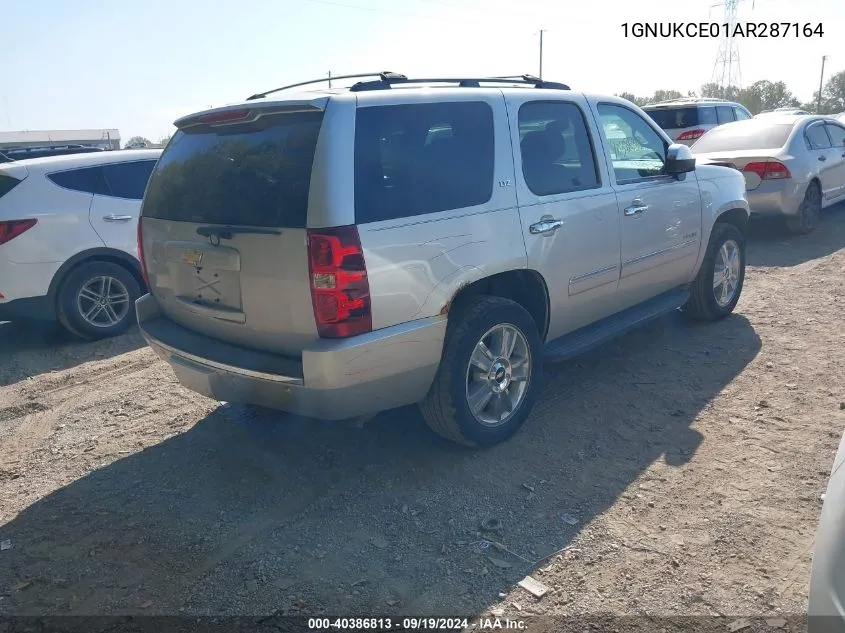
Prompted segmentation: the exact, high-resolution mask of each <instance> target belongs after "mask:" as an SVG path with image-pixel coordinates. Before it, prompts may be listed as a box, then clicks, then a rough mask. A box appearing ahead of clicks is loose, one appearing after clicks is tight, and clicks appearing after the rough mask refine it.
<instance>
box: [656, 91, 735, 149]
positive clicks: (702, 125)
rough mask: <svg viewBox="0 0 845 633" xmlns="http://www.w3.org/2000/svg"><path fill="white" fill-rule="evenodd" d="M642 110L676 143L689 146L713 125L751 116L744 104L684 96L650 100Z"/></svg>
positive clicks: (716, 125)
mask: <svg viewBox="0 0 845 633" xmlns="http://www.w3.org/2000/svg"><path fill="white" fill-rule="evenodd" d="M643 110H644V111H645V112H646V113H647V114H648V115H649V116H650V117H651V118H652V119H653V120H654V122H655V123H657V125H659V126H660V127H662V128H663V131H664V132H666V134H668V135H669V138H671V139H672V140H673V141H675V142H676V143H681V144H683V145H687V146H689V145H692V144H693V143H695V142H696V141H697V140H698V139H700V138H701V137H702V136H704V135H705V134H706V133H707V132H709V131H710V130H712V129H713V128H714V127H718V126H720V125H724V124H725V123H731V122H733V121H744V120H745V119H750V118H751V113H750V112H749V111H748V110H747V109H746V108H745V106H743V105H741V104H739V103H735V102H733V101H725V100H724V99H708V98H702V97H684V98H682V99H671V100H670V101H661V102H660V103H651V104H649V105H647V106H644V107H643Z"/></svg>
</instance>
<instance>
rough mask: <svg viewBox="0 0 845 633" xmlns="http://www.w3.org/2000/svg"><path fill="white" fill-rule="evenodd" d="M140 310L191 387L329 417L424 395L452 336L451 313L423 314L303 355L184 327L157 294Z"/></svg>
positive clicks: (144, 329)
mask: <svg viewBox="0 0 845 633" xmlns="http://www.w3.org/2000/svg"><path fill="white" fill-rule="evenodd" d="M135 309H136V312H137V314H138V326H139V328H140V331H141V334H142V336H143V337H144V339H145V340H146V341H147V343H148V344H149V346H150V347H151V348H152V349H153V350H154V351H155V352H156V353H157V354H158V355H159V356H160V357H161V358H163V359H164V360H166V361H167V362H168V363H169V364H170V366H171V367H172V368H173V371H174V373H175V374H176V377H177V379H178V380H179V382H180V383H181V384H182V385H183V386H185V387H187V388H188V389H191V390H192V391H195V392H197V393H200V394H202V395H205V396H207V397H209V398H214V399H215V400H222V401H226V402H240V403H247V404H257V405H261V406H265V407H269V408H272V409H278V410H281V411H287V412H290V413H295V414H297V415H302V416H306V417H313V418H318V419H323V420H342V419H346V418H353V417H358V416H365V415H371V414H375V413H378V412H380V411H385V410H387V409H393V408H395V407H400V406H404V405H407V404H413V403H415V402H419V401H420V400H422V399H423V397H425V394H426V393H427V392H428V389H429V387H430V386H431V383H432V381H433V380H434V376H435V374H436V373H437V368H438V365H439V363H440V355H441V352H442V349H443V340H444V337H445V334H446V317H433V318H428V319H419V320H417V321H413V322H410V323H406V324H403V325H399V326H395V327H390V328H384V329H382V330H377V331H375V332H371V333H369V334H363V335H360V336H355V337H352V338H349V339H337V340H329V339H323V340H319V341H316V342H315V343H314V344H313V345H312V346H311V347H310V348H307V349H305V350H303V352H302V358H301V359H292V358H286V357H282V356H279V355H277V354H271V353H268V352H261V351H257V350H251V349H247V348H243V347H238V346H235V345H231V344H230V343H225V342H223V341H219V340H216V339H212V338H210V337H207V336H205V335H202V334H199V333H197V332H194V331H191V330H188V329H186V328H183V327H182V326H180V325H178V324H177V323H175V322H173V321H172V320H170V319H169V318H168V317H167V316H165V315H164V314H163V313H162V311H161V309H160V307H159V305H158V301H157V300H156V299H155V297H153V296H152V295H150V294H147V295H144V296H143V297H141V298H140V299H138V301H137V302H136V304H135Z"/></svg>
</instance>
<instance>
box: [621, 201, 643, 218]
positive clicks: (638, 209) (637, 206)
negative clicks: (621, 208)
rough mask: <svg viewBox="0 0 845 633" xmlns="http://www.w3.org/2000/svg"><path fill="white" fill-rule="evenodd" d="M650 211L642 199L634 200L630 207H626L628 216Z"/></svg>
mask: <svg viewBox="0 0 845 633" xmlns="http://www.w3.org/2000/svg"><path fill="white" fill-rule="evenodd" d="M646 211H648V205H647V204H643V203H642V200H634V202H633V204H631V206H630V207H625V215H626V216H628V217H631V216H636V215H642V214H643V213H645V212H646Z"/></svg>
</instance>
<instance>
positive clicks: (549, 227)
mask: <svg viewBox="0 0 845 633" xmlns="http://www.w3.org/2000/svg"><path fill="white" fill-rule="evenodd" d="M562 226H563V220H540V221H539V222H535V223H534V224H532V225H531V226H529V227H528V232H529V233H531V235H547V234H549V233H554V232H555V231H557V230H558V229H559V228H560V227H562Z"/></svg>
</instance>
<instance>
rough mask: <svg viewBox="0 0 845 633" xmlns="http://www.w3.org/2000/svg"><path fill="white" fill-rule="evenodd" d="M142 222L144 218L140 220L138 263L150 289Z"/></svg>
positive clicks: (145, 282)
mask: <svg viewBox="0 0 845 633" xmlns="http://www.w3.org/2000/svg"><path fill="white" fill-rule="evenodd" d="M142 220H143V218H138V261H139V262H140V263H141V276H142V277H143V278H144V284H145V285H146V286H147V289H149V287H150V276H149V273H147V260H146V259H145V258H144V234H143V232H142V230H141V221H142Z"/></svg>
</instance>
